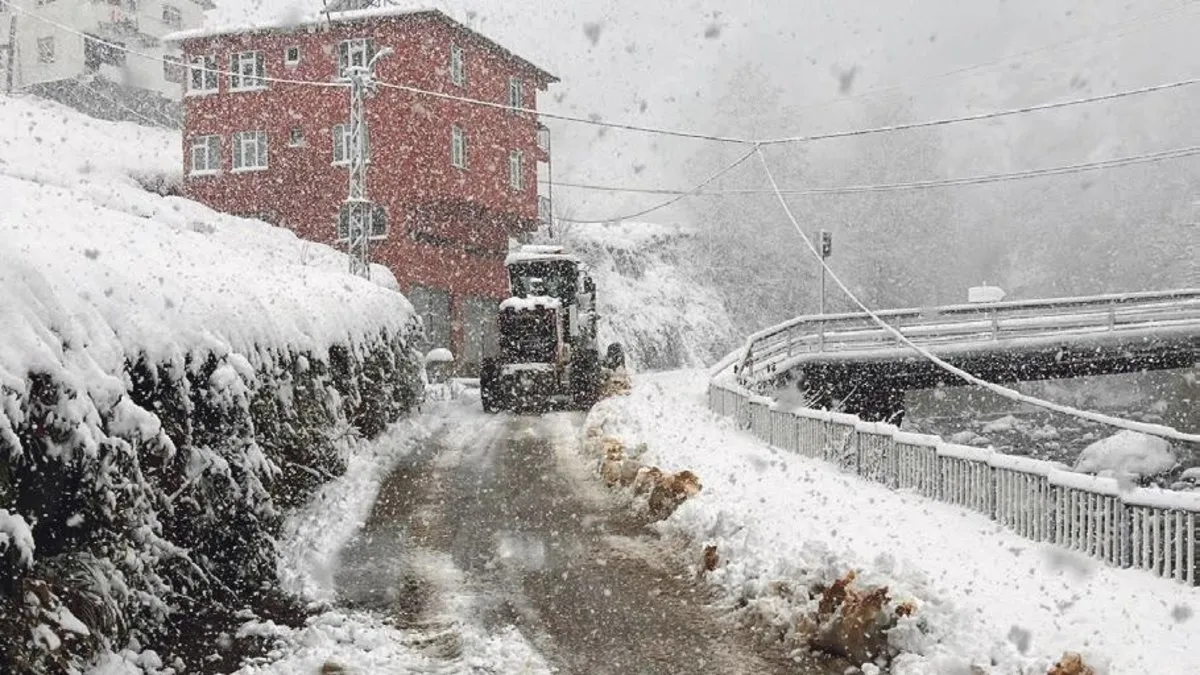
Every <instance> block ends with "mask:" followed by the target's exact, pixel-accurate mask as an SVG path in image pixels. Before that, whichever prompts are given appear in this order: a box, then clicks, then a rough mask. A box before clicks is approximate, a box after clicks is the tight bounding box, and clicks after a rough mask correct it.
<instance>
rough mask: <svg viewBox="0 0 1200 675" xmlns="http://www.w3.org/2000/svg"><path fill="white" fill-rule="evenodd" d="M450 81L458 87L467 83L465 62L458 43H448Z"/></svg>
mask: <svg viewBox="0 0 1200 675" xmlns="http://www.w3.org/2000/svg"><path fill="white" fill-rule="evenodd" d="M450 81H451V82H453V83H454V84H457V85H458V86H460V87H465V86H466V84H467V62H466V58H465V56H464V55H463V50H462V47H459V46H458V45H450Z"/></svg>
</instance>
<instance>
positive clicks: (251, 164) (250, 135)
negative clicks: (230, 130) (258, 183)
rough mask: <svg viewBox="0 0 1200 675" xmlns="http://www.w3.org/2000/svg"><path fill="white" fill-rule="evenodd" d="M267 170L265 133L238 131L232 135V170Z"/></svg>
mask: <svg viewBox="0 0 1200 675" xmlns="http://www.w3.org/2000/svg"><path fill="white" fill-rule="evenodd" d="M265 168H267V132H265V131H239V132H237V133H236V134H234V135H233V170H234V171H257V170H261V169H265Z"/></svg>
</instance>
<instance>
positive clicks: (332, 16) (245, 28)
mask: <svg viewBox="0 0 1200 675" xmlns="http://www.w3.org/2000/svg"><path fill="white" fill-rule="evenodd" d="M393 18H397V19H406V18H428V19H436V20H438V21H441V22H442V23H444V24H446V25H448V26H450V27H451V28H454V29H455V30H458V31H460V32H462V33H465V34H467V35H470V36H471V37H473V38H475V39H477V40H480V41H482V42H484V43H485V44H486V45H487V46H488V48H490V49H491V50H492V51H494V52H496V53H497V54H499V55H500V56H503V57H505V58H508V59H510V60H512V61H515V62H516V63H518V64H520V65H521V66H523V67H525V68H528V69H530V70H532V71H534V72H535V73H537V75H538V76H539V77H540V78H541V79H542V80H544V81H545V82H547V83H551V82H558V81H559V80H558V78H557V77H555V76H554V75H552V74H551V73H549V72H548V71H546V70H544V69H542V68H540V67H538V66H537V65H535V64H534V63H532V62H530V61H528V60H526V59H523V58H521V57H520V56H517V55H516V54H515V53H513V52H511V51H509V50H508V49H505V48H504V47H502V46H501V45H500V44H499V43H497V42H496V41H495V40H492V39H491V38H489V37H487V36H486V35H484V34H482V33H480V32H478V31H476V30H473V29H471V28H468V27H467V26H465V25H463V24H461V23H459V22H458V21H455V20H454V19H452V18H450V16H449V15H447V14H446V13H444V12H442V11H441V10H437V9H410V8H402V7H392V6H386V7H368V8H366V9H350V10H341V11H336V12H329V13H328V14H326V13H324V12H320V13H317V14H310V15H307V16H304V17H301V18H299V19H297V18H296V17H294V16H292V17H287V16H285V17H280V18H277V19H273V20H268V21H260V22H255V23H237V24H227V25H223V26H207V27H204V28H191V29H188V30H180V31H175V32H173V33H168V34H166V35H164V36H163V38H162V39H163V41H164V42H185V41H187V40H196V39H201V38H211V37H220V36H225V35H244V34H252V33H270V32H276V31H288V30H297V29H303V28H307V27H312V26H319V25H321V24H338V23H352V22H356V21H368V20H371V19H393Z"/></svg>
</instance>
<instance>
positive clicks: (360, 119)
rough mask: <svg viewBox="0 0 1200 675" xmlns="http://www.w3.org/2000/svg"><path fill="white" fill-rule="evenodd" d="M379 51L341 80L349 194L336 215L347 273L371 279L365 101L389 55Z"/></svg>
mask: <svg viewBox="0 0 1200 675" xmlns="http://www.w3.org/2000/svg"><path fill="white" fill-rule="evenodd" d="M390 53H391V50H390V49H383V50H380V51H379V53H377V54H375V56H374V57H373V58H371V60H370V61H369V62H368V63H367V65H365V66H350V67H348V68H346V71H345V75H344V76H343V80H345V81H348V82H349V83H350V133H349V138H348V139H347V141H348V142H347V148H346V152H347V154H348V155H349V159H350V180H349V183H350V184H349V191H348V193H347V196H346V201H345V202H344V203H343V205H342V213H341V214H339V217H340V218H343V219H344V220H345V223H346V230H345V238H346V253H347V255H348V256H349V258H350V273H351V274H354V275H357V276H360V277H363V278H367V279H369V278H370V277H371V251H370V247H371V236H372V231H373V228H372V225H373V223H372V220H373V218H374V217H375V216H376V210H375V205H374V204H372V203H371V201H370V199H368V197H367V160H368V152H369V148H368V146H367V138H368V135H367V106H366V98H367V96H370V95H372V94H374V93H375V90H376V88H377V87H376V84H375V64H376V63H378V62H379V59H380V58H382V57H384V56H386V55H388V54H390Z"/></svg>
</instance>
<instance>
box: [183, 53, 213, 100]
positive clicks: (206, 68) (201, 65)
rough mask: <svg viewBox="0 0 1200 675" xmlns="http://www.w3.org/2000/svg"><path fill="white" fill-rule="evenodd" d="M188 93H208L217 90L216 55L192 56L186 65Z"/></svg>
mask: <svg viewBox="0 0 1200 675" xmlns="http://www.w3.org/2000/svg"><path fill="white" fill-rule="evenodd" d="M187 85H188V93H189V94H210V93H212V92H215V91H216V90H217V57H215V56H212V55H211V54H210V55H208V56H193V57H192V61H191V65H190V66H189V67H188V82H187Z"/></svg>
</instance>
